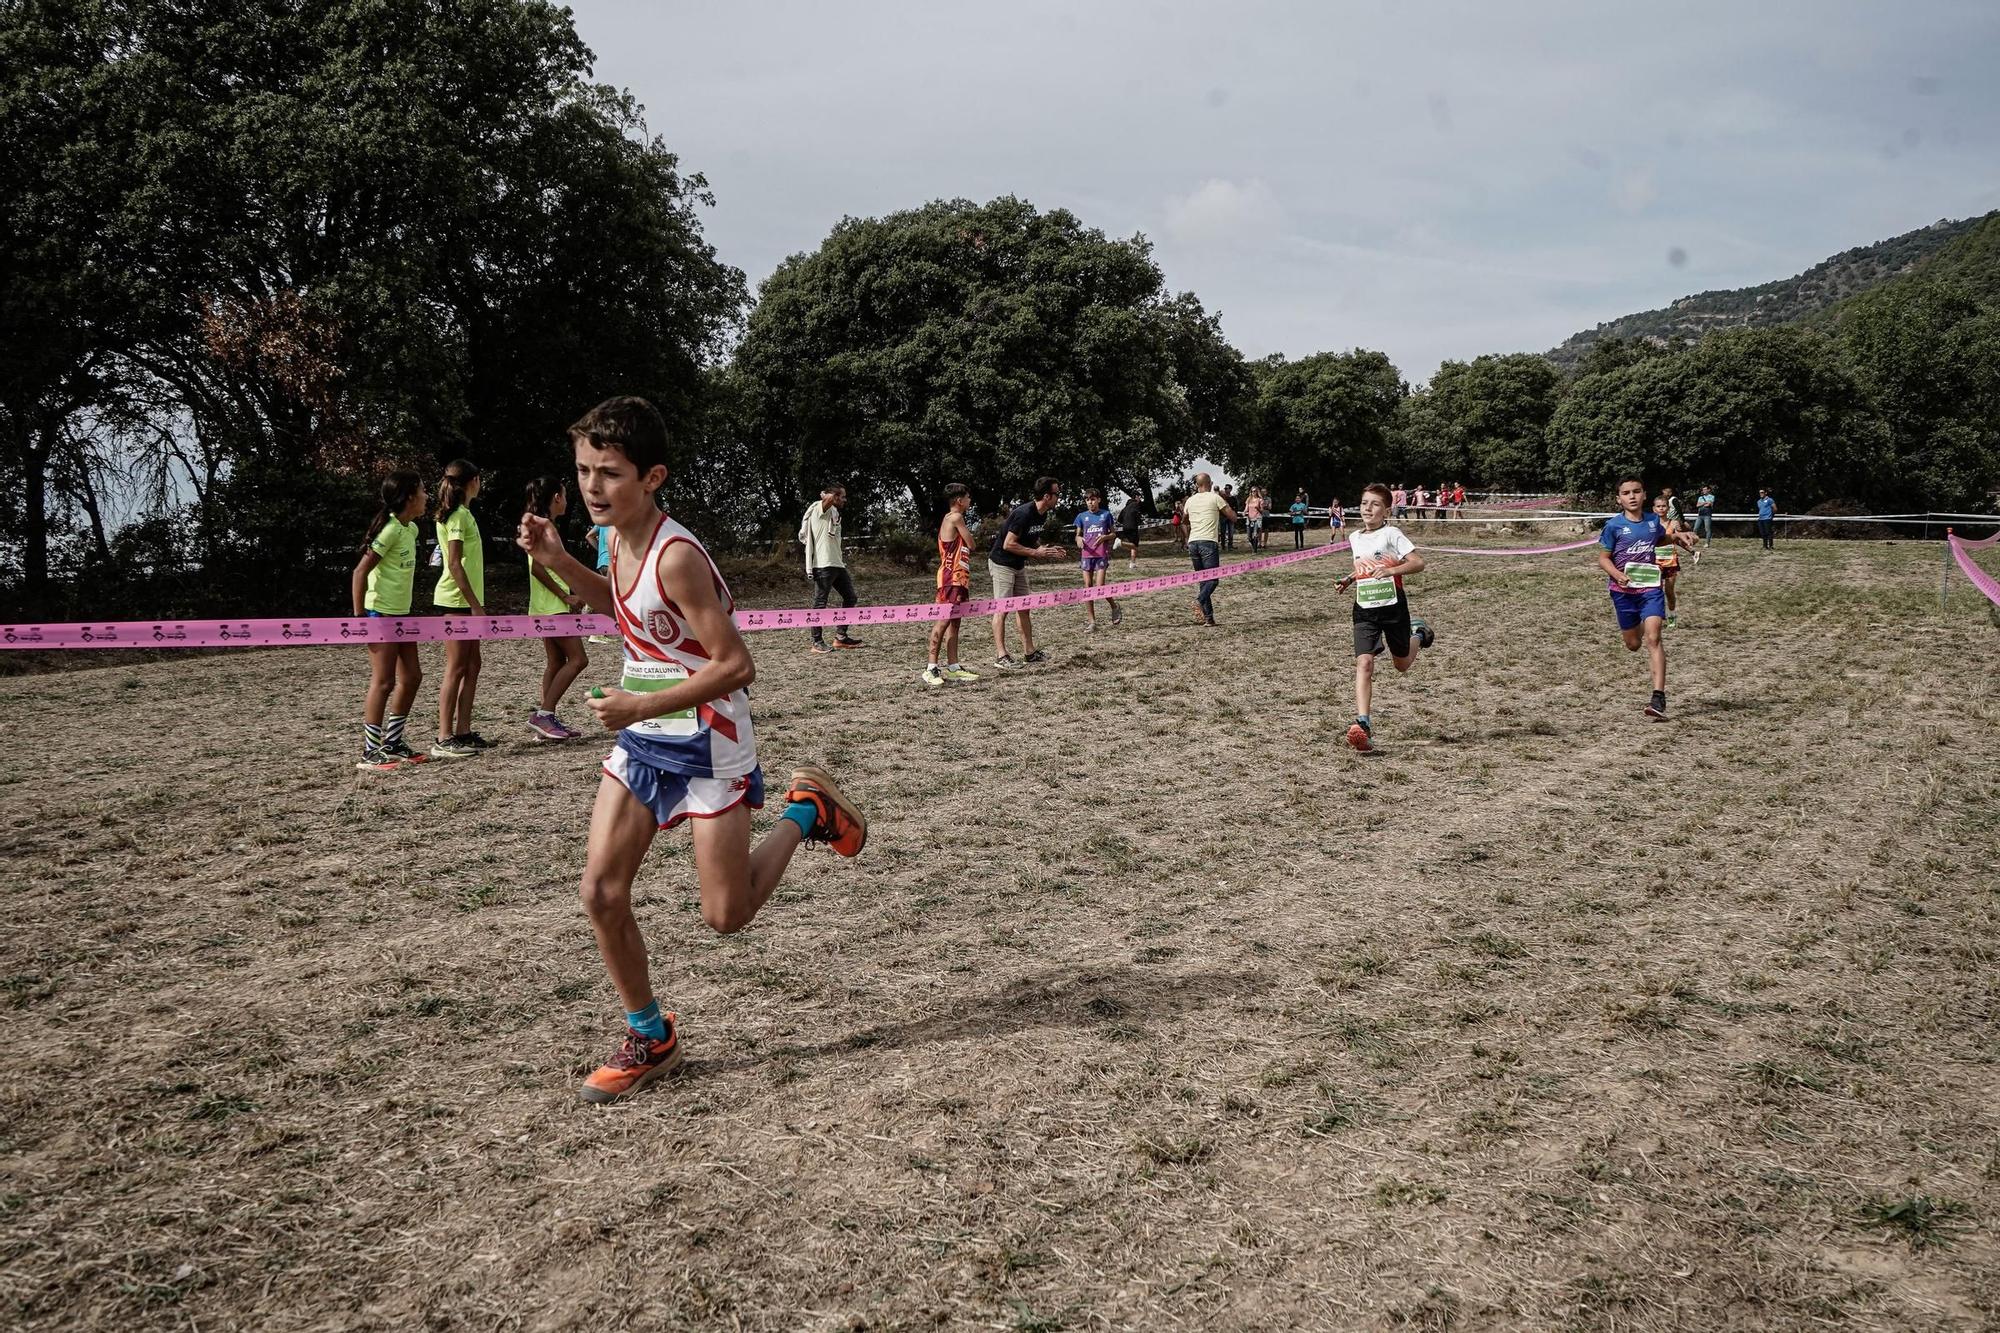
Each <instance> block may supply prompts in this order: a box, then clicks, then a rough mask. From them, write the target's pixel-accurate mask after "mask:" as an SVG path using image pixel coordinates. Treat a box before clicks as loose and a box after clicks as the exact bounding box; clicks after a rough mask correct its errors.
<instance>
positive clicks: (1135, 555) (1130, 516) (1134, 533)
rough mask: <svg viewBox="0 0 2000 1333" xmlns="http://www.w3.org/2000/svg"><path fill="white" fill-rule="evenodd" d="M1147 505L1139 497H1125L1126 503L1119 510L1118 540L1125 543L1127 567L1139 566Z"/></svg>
mask: <svg viewBox="0 0 2000 1333" xmlns="http://www.w3.org/2000/svg"><path fill="white" fill-rule="evenodd" d="M1145 522H1146V510H1145V506H1143V505H1141V504H1140V503H1139V497H1138V496H1136V495H1129V496H1127V497H1125V504H1124V506H1123V507H1122V508H1120V509H1119V511H1118V540H1119V541H1121V542H1123V543H1125V567H1126V568H1128V569H1133V568H1137V567H1138V564H1139V530H1140V528H1142V527H1144V526H1145Z"/></svg>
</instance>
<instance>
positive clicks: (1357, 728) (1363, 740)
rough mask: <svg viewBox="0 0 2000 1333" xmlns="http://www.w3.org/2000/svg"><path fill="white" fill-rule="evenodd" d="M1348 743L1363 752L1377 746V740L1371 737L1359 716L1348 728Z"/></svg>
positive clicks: (1365, 752)
mask: <svg viewBox="0 0 2000 1333" xmlns="http://www.w3.org/2000/svg"><path fill="white" fill-rule="evenodd" d="M1347 743H1348V744H1349V745H1352V746H1353V747H1354V748H1355V749H1357V750H1359V751H1360V752H1361V753H1363V754H1367V753H1368V752H1369V751H1371V750H1373V749H1374V748H1375V742H1374V741H1372V740H1371V739H1369V736H1368V728H1367V727H1366V726H1364V725H1362V723H1361V720H1360V719H1359V718H1356V719H1355V721H1354V725H1352V726H1350V727H1349V728H1348V729H1347Z"/></svg>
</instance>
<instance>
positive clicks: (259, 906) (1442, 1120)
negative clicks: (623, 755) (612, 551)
mask: <svg viewBox="0 0 2000 1333" xmlns="http://www.w3.org/2000/svg"><path fill="white" fill-rule="evenodd" d="M1452 535H1453V536H1454V537H1455V538H1459V537H1460V534H1458V533H1456V532H1454V533H1453V534H1452ZM1435 536H1436V534H1435V533H1425V532H1419V534H1418V540H1419V542H1420V543H1421V542H1423V541H1424V540H1425V539H1426V537H1433V538H1434V537H1435ZM1460 540H1463V538H1460ZM1239 554H1242V553H1241V552H1239ZM1337 560H1338V558H1337V557H1336V562H1337ZM1154 567H1156V568H1160V569H1166V568H1170V567H1171V568H1177V567H1178V566H1174V565H1170V562H1169V560H1168V558H1167V557H1166V556H1165V554H1164V553H1162V555H1161V557H1160V558H1159V560H1158V562H1157V563H1156V564H1155V565H1154ZM1938 570H1939V565H1938V548H1937V547H1935V546H1917V545H1893V544H1881V543H1866V544H1864V543H1845V544H1842V543H1830V542H1826V543H1813V542H1796V543H1792V542H1788V543H1784V544H1783V545H1781V547H1780V549H1779V550H1778V551H1777V552H1775V553H1772V554H1768V555H1767V554H1763V553H1761V552H1759V551H1757V550H1756V549H1755V544H1754V543H1752V542H1743V541H1732V542H1729V543H1726V544H1725V545H1722V546H1718V547H1717V548H1716V549H1715V551H1714V552H1713V553H1712V554H1711V556H1710V557H1709V558H1708V559H1707V560H1705V561H1704V562H1703V563H1702V564H1701V566H1700V567H1699V568H1698V569H1697V570H1695V571H1694V572H1693V573H1692V574H1691V575H1690V576H1689V579H1688V581H1687V584H1686V598H1685V606H1686V616H1685V618H1684V624H1683V627H1682V628H1681V629H1679V630H1677V631H1673V632H1671V633H1670V635H1669V644H1670V652H1671V659H1672V660H1671V672H1672V675H1671V679H1670V681H1669V695H1670V699H1671V700H1672V707H1673V711H1674V719H1673V721H1672V722H1671V723H1668V724H1666V725H1658V724H1648V723H1646V722H1645V721H1644V720H1643V719H1642V718H1641V716H1640V711H1639V710H1640V707H1641V705H1642V704H1643V703H1644V702H1645V690H1646V684H1645V679H1644V667H1643V663H1642V661H1641V660H1640V659H1638V658H1635V657H1632V656H1628V655H1627V654H1626V653H1625V652H1624V651H1623V649H1622V648H1621V647H1619V645H1618V643H1617V640H1616V636H1615V634H1614V632H1613V627H1612V621H1611V615H1610V610H1609V607H1608V605H1607V603H1606V599H1605V597H1604V593H1603V591H1602V580H1601V579H1600V578H1599V577H1597V576H1595V575H1594V574H1593V573H1591V572H1590V570H1589V559H1588V553H1585V554H1582V555H1560V556H1551V557H1541V558H1535V559H1520V560H1505V561H1502V560H1475V559H1469V558H1453V557H1437V558H1436V560H1435V564H1434V566H1433V568H1432V570H1431V571H1430V572H1428V573H1426V574H1424V575H1423V576H1421V577H1420V578H1417V579H1415V580H1413V581H1412V586H1413V590H1414V594H1415V597H1416V601H1417V607H1418V611H1419V613H1420V614H1423V615H1426V616H1427V617H1428V618H1430V619H1431V620H1432V621H1433V623H1434V624H1435V625H1436V626H1437V627H1438V630H1439V633H1440V636H1441V641H1440V644H1439V647H1438V649H1437V651H1435V652H1434V653H1432V654H1428V655H1426V657H1425V659H1424V660H1423V662H1422V663H1421V665H1420V668H1419V670H1418V671H1417V672H1416V673H1415V674H1413V675H1412V676H1410V677H1407V678H1399V677H1394V676H1393V675H1391V676H1389V677H1388V678H1386V679H1385V681H1384V683H1383V684H1382V685H1381V687H1380V690H1379V693H1378V699H1377V708H1376V713H1377V719H1378V722H1377V729H1378V734H1379V736H1380V739H1381V741H1382V744H1383V746H1384V748H1385V751H1386V753H1385V754H1384V755H1383V756H1382V757H1381V758H1379V759H1368V760H1363V759H1360V758H1358V757H1356V756H1355V755H1353V754H1351V753H1350V752H1348V751H1347V750H1345V749H1344V748H1343V747H1342V745H1341V744H1340V735H1341V732H1342V730H1343V729H1344V728H1345V726H1346V724H1347V722H1348V720H1349V715H1350V712H1351V708H1352V704H1351V697H1350V679H1351V658H1350V655H1349V654H1350V648H1349V635H1348V626H1347V614H1346V611H1345V609H1344V603H1342V602H1340V601H1339V600H1337V599H1336V598H1335V597H1334V595H1333V594H1332V592H1331V589H1330V586H1329V585H1330V576H1331V574H1332V573H1333V572H1334V565H1333V564H1327V565H1320V564H1311V565H1309V566H1307V568H1306V569H1305V570H1303V571H1295V572H1281V573H1278V574H1274V575H1260V576H1253V577H1249V578H1243V579H1236V580H1231V581H1229V582H1226V583H1224V584H1223V585H1222V587H1221V588H1220V589H1219V590H1218V593H1217V607H1218V614H1219V616H1220V618H1221V620H1222V622H1223V623H1222V625H1221V627H1220V628H1218V629H1215V630H1212V631H1208V630H1202V629H1200V628H1199V627H1197V626H1195V625H1193V624H1191V623H1190V622H1189V619H1188V612H1187V609H1186V604H1185V602H1184V601H1182V600H1180V599H1178V598H1177V597H1176V596H1174V595H1172V594H1163V595H1159V596H1155V597H1152V598H1149V599H1145V600H1141V601H1138V602H1135V603H1133V604H1132V605H1131V607H1130V612H1129V618H1128V621H1127V624H1126V625H1125V627H1124V628H1122V629H1120V630H1117V631H1110V630H1106V631H1104V632H1100V633H1098V634H1096V635H1085V634H1083V633H1082V632H1081V622H1082V613H1081V611H1078V610H1072V611H1068V612H1065V613H1063V614H1060V615H1054V616H1049V617H1046V618H1044V619H1043V621H1042V626H1043V631H1044V633H1043V637H1044V638H1045V640H1046V642H1047V646H1048V647H1049V648H1050V650H1051V651H1052V653H1053V654H1054V656H1055V661H1054V663H1053V665H1051V666H1049V667H1047V668H1044V669H1040V670H1034V671H1028V672H1022V673H1020V674H1018V675H1012V676H1008V677H1005V678H996V677H994V676H993V675H992V674H991V673H990V672H989V673H988V676H987V679H985V680H983V681H981V682H980V683H979V684H978V685H976V686H971V687H966V688H955V689H950V690H935V691H931V690H926V689H924V688H923V687H922V686H921V685H919V684H918V683H917V680H916V672H917V670H918V668H919V667H920V666H921V665H922V651H921V647H920V640H919V638H918V637H917V632H916V631H914V630H891V631H882V632H877V633H874V634H870V635H868V636H867V637H868V639H869V646H868V647H867V649H866V650H865V651H861V652H854V653H847V654H840V655H836V656H828V657H812V656H809V655H807V654H806V652H805V651H804V644H805V636H804V635H803V634H788V635H777V634H764V635H758V636H755V637H754V639H753V644H754V647H755V651H756V654H757V659H758V666H759V671H760V675H759V679H758V682H757V685H756V687H755V690H754V701H755V706H756V709H757V720H758V726H759V729H760V731H761V732H762V749H763V754H764V760H765V764H766V767H767V769H768V770H770V771H771V772H772V773H773V775H774V777H776V778H779V779H782V777H783V775H784V774H785V773H787V772H789V770H790V767H791V766H792V765H793V764H794V763H796V762H799V761H803V760H807V759H811V760H816V761H818V762H822V763H825V764H827V765H828V766H829V767H831V768H833V769H834V770H835V771H836V772H837V773H839V774H840V775H842V777H843V778H844V779H845V780H846V781H847V782H848V783H849V785H850V787H851V789H852V790H853V791H854V793H855V794H856V795H857V797H858V798H859V799H861V800H863V801H865V802H866V804H867V806H868V808H869V810H870V812H871V814H872V817H873V833H872V837H871V841H870V845H869V848H868V851H867V853H866V854H865V855H864V856H863V857H862V858H860V859H859V860H858V861H856V862H852V863H844V862H836V860H835V858H833V857H832V856H830V855H828V854H826V853H825V852H823V851H821V850H819V849H808V850H807V851H806V852H802V853H801V855H800V858H799V859H798V861H796V862H795V863H794V870H793V874H792V877H791V879H790V880H789V881H788V882H787V884H786V885H785V886H784V887H783V888H782V889H781V890H780V892H779V893H778V895H777V896H776V897H775V898H774V899H773V901H772V903H771V905H770V906H769V907H768V908H767V909H766V910H765V912H764V914H763V915H762V916H761V917H760V918H759V919H758V920H757V922H756V923H755V924H754V925H753V926H752V927H751V928H750V929H749V930H747V931H745V932H743V933H742V934H740V935H736V936H731V937H719V936H716V935H714V934H712V933H709V932H708V931H707V930H706V929H705V928H704V927H703V926H702V925H701V922H700V918H699V916H698V915H697V913H696V911H695V903H694V901H693V897H692V893H693V890H692V884H693V874H692V867H691V865H690V862H689V858H688V846H687V840H686V836H685V834H675V835H670V836H668V837H666V838H663V839H662V840H661V842H660V844H659V845H658V846H657V848H656V850H655V853H654V856H653V859H652V860H651V862H650V863H649V865H648V868H647V871H646V873H645V874H644V875H643V877H642V879H641V882H640V890H641V894H640V902H641V907H640V915H641V919H642V921H643V922H644V924H645V926H646V928H647V929H648V931H649V933H650V939H651V942H652V949H653V956H654V960H655V968H656V972H655V975H656V979H657V982H658V984H659V985H660V987H661V994H662V999H663V1002H664V1003H666V1004H668V1005H670V1006H672V1007H674V1008H676V1009H678V1010H679V1012H680V1014H681V1015H682V1019H683V1022H684V1025H685V1026H684V1032H685V1040H686V1042H687V1043H688V1048H689V1061H688V1065H687V1067H686V1068H685V1069H684V1071H683V1072H682V1073H680V1074H679V1075H677V1076H676V1077H675V1078H674V1079H672V1080H670V1081H668V1082H666V1083H664V1084H663V1085H661V1086H659V1087H658V1088H657V1089H656V1090H655V1091H653V1092H650V1093H648V1094H646V1095H644V1096H642V1097H640V1098H638V1099H636V1100H635V1101H634V1102H632V1103H630V1104H628V1105H624V1106H619V1107H615V1108H610V1109H592V1108H587V1107H584V1106H580V1105H578V1104H577V1103H576V1099H575V1090H576V1085H577V1083H578V1081H579V1079H580V1077H581V1075H582V1074H583V1073H585V1072H587V1071H588V1070H589V1068H590V1067H592V1066H593V1065H594V1064H595V1063H596V1062H597V1061H598V1060H599V1059H601V1058H602V1057H603V1056H604V1055H605V1054H606V1053H607V1052H608V1050H609V1049H610V1045H611V1043H612V1040H613V1037H614V1035H615V1031H616V1026H615V1025H616V1021H617V1018H618V1015H617V1012H616V1010H617V1006H616V1001H615V998H614V997H613V995H612V992H611V990H610V987H609V985H608V984H607V982H606V981H605V979H604V975H603V972H602V970H601V968H600V966H599V964H598V961H597V958H596V954H595V951H594V949H593V947H592V943H591V937H590V933H589V930H588V929H587V926H586V924H585V921H584V918H583V916H582V913H581V911H580V909H579V908H578V906H577V903H576V892H575V886H576V880H577V875H578V871H579V869H580V866H581V856H582V837H581V834H582V830H583V827H584V821H585V818H586V812H587V809H588V806H589V803H590V800H591V797H592V794H593V791H594V789H595V786H596V763H597V760H598V758H599V757H600V756H601V753H602V751H603V748H604V743H603V742H602V741H601V740H598V739H595V738H593V739H591V740H589V741H587V742H585V743H582V744H578V745H573V746H567V747H549V746H535V745H533V744H530V743H528V739H527V736H528V733H527V731H526V728H525V726H524V725H522V719H523V717H524V715H525V713H526V710H527V708H528V706H529V703H530V695H531V690H532V684H533V681H534V679H535V674H536V672H537V671H538V669H539V663H540V649H539V648H538V647H537V646H536V645H533V644H521V643H510V644H501V645H496V646H492V647H491V648H490V649H489V653H488V658H487V662H488V665H487V669H486V676H485V680H484V684H483V687H482V700H481V719H480V724H481V728H482V730H484V731H485V732H486V734H488V735H489V736H505V737H506V741H507V743H506V745H505V746H504V747H503V748H501V749H500V750H498V751H497V752H494V753H491V754H488V755H486V756H483V757H482V758H480V759H478V760H476V761H472V762H468V763H462V764H458V765H449V766H448V765H443V764H434V765H430V766H428V767H427V768H425V769H420V770H416V771H410V772H405V773H400V774H393V775H386V776H385V775H367V774H357V773H356V772H355V771H354V770H353V768H352V766H351V761H352V758H353V751H354V748H355V737H354V732H355V730H356V728H355V725H354V714H355V713H356V711H357V709H358V707H359V703H360V696H361V691H362V686H363V684H364V681H365V666H364V663H363V660H362V656H361V654H360V653H359V652H358V651H355V652H345V651H334V650H324V649H313V650H288V651H255V652H241V653H225V654H214V655H209V656H203V657H193V658H180V659H167V660H158V661H150V662H137V661H133V660H130V659H123V658H120V657H118V656H116V655H114V654H110V653H106V654H104V655H103V656H102V657H101V658H97V659H92V667H93V669H87V670H75V671H70V672H65V673H60V674H51V675H39V676H15V677H11V678H7V679H4V680H0V716H4V718H5V719H6V721H7V723H8V729H9V731H10V733H11V734H13V735H14V736H15V737H16V738H17V740H18V741H19V742H20V743H19V744H17V745H16V746H15V747H14V748H13V749H12V750H10V751H8V752H7V754H6V755H5V757H4V758H0V795H4V804H3V805H0V809H4V814H0V838H4V854H5V858H6V860H5V864H6V881H7V883H6V903H5V905H6V911H7V914H8V916H9V918H10V920H9V922H8V925H7V928H6V931H5V933H4V936H0V1021H4V1024H5V1034H6V1040H5V1043H4V1048H0V1097H3V1098H4V1103H0V1320H4V1322H5V1323H6V1324H7V1325H8V1326H10V1327H13V1328H21V1329H37V1330H39V1329H66V1330H67V1329H118V1330H137V1329H153V1328H161V1329H168V1328H186V1329H201V1330H215V1329H286V1330H289V1329H300V1330H304V1329H407V1328H428V1329H438V1330H446V1329H453V1330H455V1329H466V1330H473V1329H622V1328H662V1329H677V1328H686V1329H715V1328H726V1329H733V1328H742V1329H750V1330H792V1329H861V1328H868V1329H915V1328H935V1327H945V1328H992V1329H1016V1330H1040V1331H1047V1330H1056V1329H1106V1328H1136V1329H1196V1328H1202V1329H1208V1328H1228V1329H1294V1328H1328V1329H1346V1328H1368V1329H1374V1328H1382V1329H1393V1328H1415V1329H1499V1328H1537V1329H1539V1328H1578V1329H1652V1328H1685V1329H1724V1328H1746V1329H1748V1328H1755V1329H1821V1328H1854V1329H1875V1328H1882V1329H1888V1328H1896V1329H1974V1328H1991V1327H1995V1326H1996V1325H1997V1324H2000V872H1996V868H1995V867H1996V862H2000V831H1996V830H2000V803H1996V797H2000V767H1996V766H1995V763H1994V758H1995V756H1996V755H2000V667H1996V662H2000V634H1996V631H1995V629H1994V628H1993V626H1992V625H1991V624H1989V623H1988V618H1987V616H1986V613H1985V610H1984V607H1985V604H1984V603H1983V602H1981V601H1978V600H1977V599H1976V598H1975V597H1974V595H1973V594H1971V593H1970V592H1968V591H1967V590H1966V589H1965V587H1964V583H1963V581H1962V580H1954V583H1953V587H1954V594H1953V599H1952V604H1951V607H1950V608H1949V611H1948V612H1945V613H1940V611H1939V609H1938V606H1937V588H1938ZM1063 577H1065V578H1067V577H1070V575H1069V573H1068V571H1067V570H1065V571H1063ZM1038 579H1040V580H1041V584H1040V586H1048V584H1049V583H1050V582H1052V581H1053V576H1052V575H1050V574H1048V573H1047V572H1043V573H1041V574H1039V575H1038ZM860 582H861V584H862V589H863V592H864V594H865V595H866V596H867V597H868V598H869V599H870V600H871V601H895V600H904V599H906V598H909V597H911V596H912V595H921V592H922V589H923V587H924V586H925V585H924V584H923V582H922V581H920V580H911V579H909V578H907V577H902V578H898V577H896V576H892V575H890V574H887V573H883V572H878V571H866V570H864V571H862V577H861V579H860ZM746 583H747V585H748V586H749V587H750V589H751V590H752V592H753V594H754V595H753V596H752V597H750V598H748V599H747V600H754V601H758V602H762V603H765V604H780V603H782V602H785V601H792V600H793V599H795V598H796V597H797V596H798V593H797V586H798V585H797V584H796V583H792V584H788V585H786V586H784V587H782V588H781V587H777V586H774V585H771V584H770V583H769V582H768V580H767V581H766V582H765V583H764V584H762V585H759V584H758V583H756V581H755V580H746ZM984 634H985V629H984V626H983V625H974V626H970V627H968V633H967V644H968V646H969V647H971V648H973V650H974V651H971V652H969V653H968V654H967V660H968V661H969V662H971V663H972V664H973V665H975V666H976V667H977V666H980V665H982V664H985V663H988V662H990V659H991V653H990V651H987V650H985V649H984V648H982V647H981V646H980V645H982V644H984V643H985V640H984V637H983V636H984ZM615 651H616V650H615V649H611V648H600V649H593V653H595V654H599V655H609V654H612V653H615ZM426 669H427V671H429V672H430V673H431V674H430V678H429V681H428V682H427V684H426V687H425V691H424V695H423V697H421V698H420V701H419V709H418V713H417V717H416V719H415V723H416V725H415V727H414V728H413V731H414V732H415V733H416V734H418V735H421V734H423V732H424V730H425V729H426V728H427V727H428V726H429V724H430V723H431V720H432V716H433V710H434V708H435V701H436V696H435V693H434V692H433V690H432V688H431V687H432V685H434V684H435V681H436V673H437V670H438V665H437V657H436V655H435V653H432V655H431V656H430V657H428V658H427V664H426ZM608 678H609V672H608V669H605V667H604V665H603V664H601V663H593V667H592V670H591V672H590V673H589V674H588V675H587V676H586V680H600V679H608ZM568 714H569V716H570V717H571V719H572V720H575V719H576V718H577V717H578V716H579V714H580V710H578V709H576V708H574V707H572V708H571V709H569V710H568ZM769 813H770V814H771V815H775V810H773V811H771V812H769ZM765 822H768V820H763V821H760V827H761V826H762V824H763V823H765Z"/></svg>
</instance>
